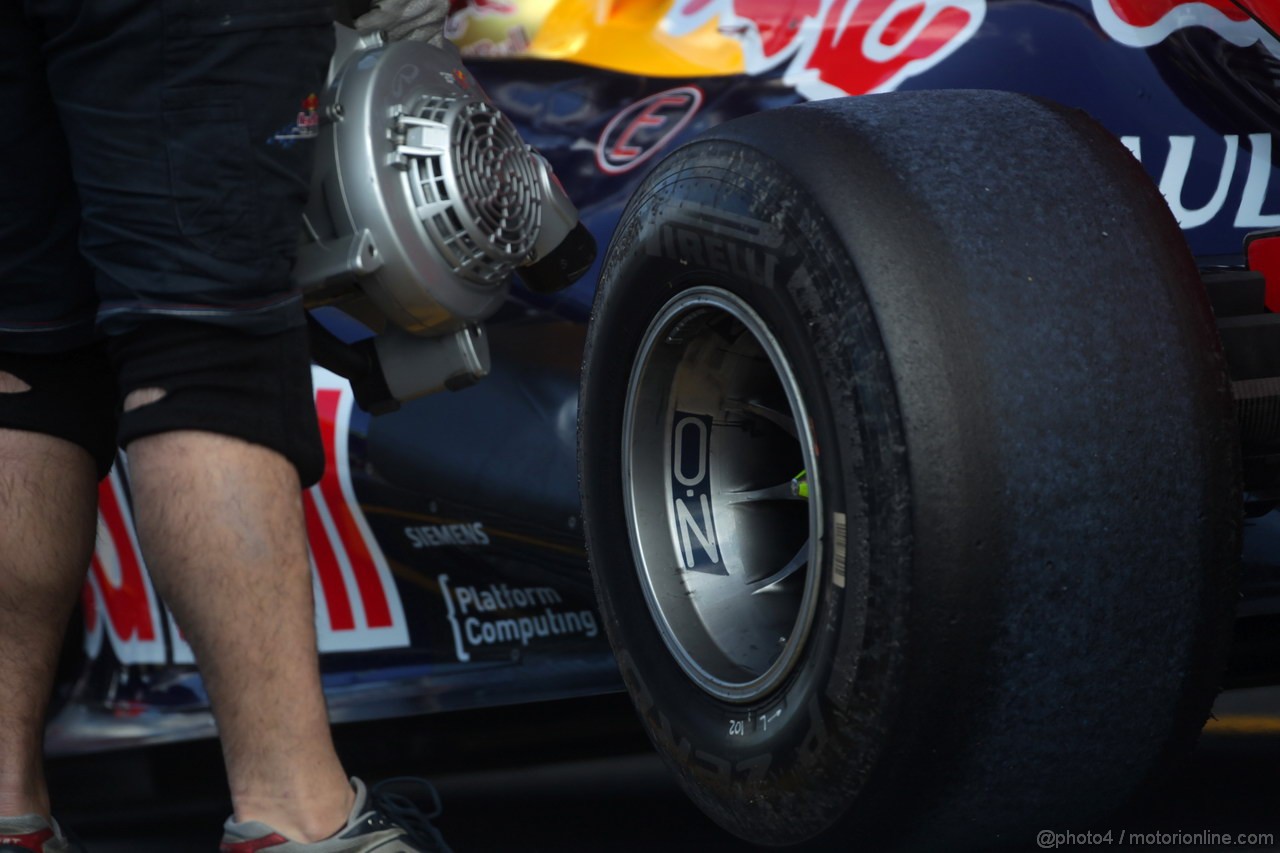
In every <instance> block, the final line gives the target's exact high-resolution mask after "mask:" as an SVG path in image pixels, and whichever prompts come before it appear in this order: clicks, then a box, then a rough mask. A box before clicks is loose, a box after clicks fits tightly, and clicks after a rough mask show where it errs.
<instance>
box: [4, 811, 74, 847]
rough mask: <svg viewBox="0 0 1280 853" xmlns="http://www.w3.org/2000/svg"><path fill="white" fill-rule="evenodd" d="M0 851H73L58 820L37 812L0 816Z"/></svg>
mask: <svg viewBox="0 0 1280 853" xmlns="http://www.w3.org/2000/svg"><path fill="white" fill-rule="evenodd" d="M0 853H72V847H71V842H70V841H68V840H67V837H66V836H65V835H63V834H62V828H61V827H59V826H58V822H57V821H56V820H45V819H44V818H42V817H40V815H37V814H24V815H20V816H18V817H0Z"/></svg>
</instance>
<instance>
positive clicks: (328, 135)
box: [294, 25, 595, 413]
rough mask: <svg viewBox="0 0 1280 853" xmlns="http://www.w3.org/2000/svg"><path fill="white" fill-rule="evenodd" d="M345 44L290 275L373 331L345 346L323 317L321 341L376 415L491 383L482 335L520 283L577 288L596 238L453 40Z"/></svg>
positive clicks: (341, 35) (342, 38)
mask: <svg viewBox="0 0 1280 853" xmlns="http://www.w3.org/2000/svg"><path fill="white" fill-rule="evenodd" d="M337 34H338V48H337V51H336V52H335V54H334V57H333V63H332V65H331V67H330V73H329V84H328V86H327V88H326V91H325V94H324V96H323V98H322V100H321V105H320V112H321V127H320V135H319V138H318V140H317V142H318V143H319V147H318V148H317V151H316V166H315V172H314V178H313V181H312V190H311V201H310V203H309V205H308V207H307V211H306V216H305V221H304V229H303V239H302V244H301V246H300V247H299V253H298V261H297V265H296V266H295V268H294V276H295V278H296V279H297V280H298V282H299V284H300V285H301V286H302V290H303V294H304V298H305V300H306V303H307V306H308V307H309V308H317V307H322V306H332V307H336V308H339V309H341V310H343V311H345V312H346V313H348V314H350V315H351V316H352V317H354V318H355V319H357V320H359V321H361V322H362V323H364V324H365V325H367V326H369V327H370V328H371V329H373V330H374V332H375V336H374V337H373V338H372V339H370V340H367V341H363V342H361V343H360V344H357V345H348V344H345V343H343V342H341V341H339V340H338V339H337V338H336V337H334V336H333V335H331V334H329V333H328V332H327V331H325V330H324V329H323V327H321V326H320V324H319V323H316V322H314V321H313V322H312V325H311V331H312V335H311V337H312V354H313V357H314V358H315V360H316V361H317V362H318V363H319V364H321V365H323V366H325V367H327V368H329V369H331V370H333V371H334V372H336V373H339V374H341V375H343V376H346V377H347V378H348V379H350V380H351V381H352V385H353V387H354V388H355V390H356V395H357V399H358V401H359V402H360V404H361V406H363V407H364V408H365V409H367V410H369V411H373V412H375V413H377V412H380V411H388V410H392V409H394V408H396V407H397V406H398V403H399V402H400V401H403V400H408V399H411V398H413V397H417V396H421V395H423V394H429V393H432V392H434V391H440V390H443V389H446V388H448V389H457V388H462V387H466V386H467V385H470V384H473V383H474V382H476V381H478V380H479V379H481V378H482V377H484V376H485V375H486V374H487V373H488V371H489V350H488V345H487V342H486V338H485V334H484V330H483V327H482V325H481V324H482V323H483V321H484V320H485V319H486V318H487V317H489V316H490V315H492V314H493V313H494V312H495V311H497V310H498V308H499V307H500V306H501V305H502V304H503V302H504V301H505V300H506V298H507V294H508V291H509V289H510V282H511V277H512V275H513V274H518V275H520V277H521V279H522V280H523V281H524V282H525V284H526V285H527V286H528V287H530V288H531V289H533V290H535V291H539V292H550V291H554V290H557V289H560V288H562V287H566V286H568V285H569V284H572V283H573V282H574V281H576V280H577V279H578V278H579V277H580V276H581V275H582V274H584V273H585V272H586V271H587V269H589V268H590V266H591V263H592V261H593V260H594V259H595V242H594V240H593V239H592V238H591V235H590V233H589V232H588V231H587V230H586V228H585V227H584V226H582V225H581V223H579V221H578V212H577V210H576V208H574V206H573V204H572V202H570V201H569V199H568V197H567V196H566V195H565V193H564V190H563V189H562V188H561V186H560V183H559V181H558V180H556V178H555V176H554V175H553V174H552V171H551V167H550V165H549V164H548V163H547V161H546V160H545V159H543V157H542V156H541V155H540V154H538V153H537V152H536V151H534V150H533V149H532V148H530V147H529V146H527V145H525V143H524V142H523V141H522V140H521V139H520V136H519V134H518V132H517V131H516V128H515V126H514V125H513V124H512V123H511V121H510V120H509V119H508V118H507V117H506V116H504V115H503V114H502V113H501V112H499V111H498V110H497V108H496V107H494V106H493V104H492V103H490V102H489V100H488V98H487V96H486V95H485V93H484V91H483V90H482V89H481V88H480V85H479V83H478V82H476V80H475V79H474V78H473V77H472V76H471V74H470V73H469V72H468V71H467V70H466V69H465V68H464V67H463V65H462V61H461V58H460V57H459V55H458V52H457V49H456V48H455V47H454V46H453V45H452V44H449V43H447V42H446V43H445V45H444V46H443V47H434V46H432V45H428V44H424V43H421V42H414V41H397V42H390V43H388V42H386V41H385V39H384V37H383V35H382V34H381V33H368V34H361V33H357V32H356V31H355V30H352V29H351V28H349V27H345V26H342V25H339V26H338V27H337Z"/></svg>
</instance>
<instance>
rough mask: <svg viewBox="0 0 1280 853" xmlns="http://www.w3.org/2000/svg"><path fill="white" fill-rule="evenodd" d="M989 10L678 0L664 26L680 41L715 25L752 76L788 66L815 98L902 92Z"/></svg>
mask: <svg viewBox="0 0 1280 853" xmlns="http://www.w3.org/2000/svg"><path fill="white" fill-rule="evenodd" d="M986 11H987V4H986V0H795V2H794V3H792V4H790V5H780V4H778V3H777V2H776V0H677V2H676V4H675V6H674V7H673V8H672V10H671V12H670V13H669V14H668V16H667V19H666V21H665V22H664V23H665V25H666V26H667V27H668V28H669V30H668V31H669V32H671V33H672V34H673V35H677V36H678V35H681V34H684V33H691V32H694V31H695V30H698V29H699V28H701V27H704V26H706V25H707V24H708V23H709V22H711V21H713V20H714V21H716V22H717V26H718V29H719V31H720V32H721V33H724V34H725V35H728V36H732V37H734V38H736V39H737V40H738V41H739V42H740V43H741V45H742V50H743V54H744V60H745V65H746V71H747V73H749V74H761V73H764V72H766V71H771V70H773V69H776V68H783V69H784V72H783V82H784V83H786V84H787V85H789V86H792V87H794V88H795V89H796V91H797V92H799V93H800V94H801V95H803V96H805V97H806V98H810V99H812V100H818V99H822V98H835V97H840V96H843V95H864V94H868V93H872V92H889V91H892V90H894V89H896V88H898V87H899V86H900V85H901V84H902V82H903V81H904V80H907V79H909V78H911V77H914V76H916V75H919V74H922V73H924V72H925V71H928V70H929V69H931V68H933V67H934V66H936V65H937V64H938V63H940V62H942V61H943V60H944V59H946V58H947V57H948V56H950V55H951V54H953V53H954V52H955V51H956V50H958V49H959V48H960V47H961V46H963V45H964V44H965V43H966V42H968V41H969V40H970V39H971V38H972V37H973V35H974V34H975V33H976V32H977V31H978V28H979V27H981V26H982V21H983V19H984V18H985V17H986Z"/></svg>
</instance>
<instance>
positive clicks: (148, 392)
mask: <svg viewBox="0 0 1280 853" xmlns="http://www.w3.org/2000/svg"><path fill="white" fill-rule="evenodd" d="M164 395H165V391H164V389H163V388H139V389H138V390H137V391H131V392H129V395H128V396H127V397H125V398H124V410H125V411H126V412H132V411H133V410H134V409H140V408H142V407H143V406H149V405H151V404H152V403H158V402H160V401H161V400H163V399H164Z"/></svg>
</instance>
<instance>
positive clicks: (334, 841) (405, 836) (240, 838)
mask: <svg viewBox="0 0 1280 853" xmlns="http://www.w3.org/2000/svg"><path fill="white" fill-rule="evenodd" d="M351 785H352V787H354V788H355V789H356V804H355V805H354V806H353V807H352V808H351V814H350V815H348V816H347V825H346V826H344V827H343V828H342V829H340V830H338V834H337V835H334V836H333V837H331V838H326V839H325V840H324V841H313V842H312V843H310V844H304V843H302V842H300V841H291V840H289V839H288V838H285V837H284V836H283V835H281V834H280V833H278V832H276V831H275V830H274V829H272V828H271V827H269V826H267V825H266V824H265V823H260V822H258V821H256V820H249V821H245V822H244V823H236V822H235V819H234V817H231V818H227V822H226V824H224V825H223V831H222V844H221V846H220V847H219V848H218V850H219V851H220V853H259V851H265V853H375V851H376V853H450V850H449V846H448V845H447V844H445V843H444V839H443V838H441V837H440V832H439V831H438V830H437V829H436V828H435V827H434V826H432V825H431V821H430V819H431V818H433V817H437V816H438V815H439V814H440V797H439V796H438V795H437V794H436V789H435V788H433V787H431V783H430V782H428V781H426V780H425V779H413V778H409V777H401V778H398V779H387V780H386V781H384V782H379V783H378V784H377V785H374V786H373V789H372V790H366V789H365V786H364V783H363V782H361V781H360V780H359V779H356V778H354V777H353V778H352V779H351ZM414 790H416V791H417V792H418V793H420V794H421V795H423V797H424V798H425V799H427V800H429V801H430V803H431V806H432V808H431V811H430V812H423V811H422V809H420V808H419V807H418V806H416V805H414V802H413V801H412V800H410V799H409V797H408V796H406V795H405V793H406V792H409V791H414ZM16 849H19V850H25V849H26V848H16ZM35 849H36V850H39V849H40V848H38V847H37V848H35ZM52 849H54V850H58V851H60V850H61V848H52ZM4 850H5V848H4V847H2V846H0V853H4Z"/></svg>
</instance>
